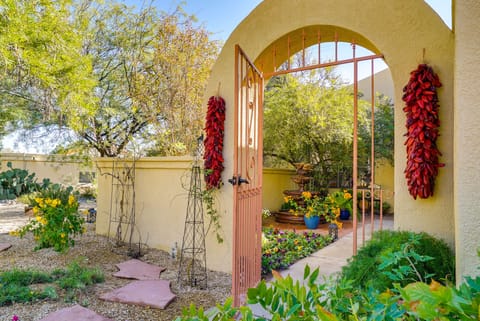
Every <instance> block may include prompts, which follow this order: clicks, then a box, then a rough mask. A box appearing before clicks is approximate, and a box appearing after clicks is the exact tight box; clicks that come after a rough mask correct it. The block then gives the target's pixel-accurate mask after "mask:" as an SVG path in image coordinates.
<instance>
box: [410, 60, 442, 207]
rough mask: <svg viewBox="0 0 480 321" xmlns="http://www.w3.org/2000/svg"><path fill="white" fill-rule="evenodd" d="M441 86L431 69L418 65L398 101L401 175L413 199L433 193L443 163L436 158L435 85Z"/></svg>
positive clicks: (437, 134) (437, 133)
mask: <svg viewBox="0 0 480 321" xmlns="http://www.w3.org/2000/svg"><path fill="white" fill-rule="evenodd" d="M441 86H442V84H441V83H440V80H439V78H438V75H437V74H435V73H434V72H433V69H432V68H431V67H430V66H428V65H426V64H421V65H419V66H418V68H417V69H416V70H414V71H412V72H411V73H410V80H409V82H408V84H407V85H406V86H405V87H404V88H403V92H404V94H403V97H402V100H403V101H404V102H405V103H406V106H405V107H404V108H403V111H404V112H405V113H406V116H407V122H406V127H407V133H406V134H405V136H406V137H407V140H406V141H405V145H406V146H407V167H406V168H405V177H406V178H407V184H408V191H409V192H410V195H412V196H413V198H414V199H417V197H420V198H428V197H430V196H433V189H434V186H435V178H436V177H437V175H438V168H439V167H443V166H444V165H445V164H442V163H439V161H438V159H439V156H441V153H440V151H439V150H438V148H437V137H438V136H439V131H438V127H440V119H439V118H438V109H439V104H438V96H437V88H438V87H441Z"/></svg>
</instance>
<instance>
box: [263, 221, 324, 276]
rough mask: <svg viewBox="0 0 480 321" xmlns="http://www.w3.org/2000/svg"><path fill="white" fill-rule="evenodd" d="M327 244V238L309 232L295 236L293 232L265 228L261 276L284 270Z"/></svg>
mask: <svg viewBox="0 0 480 321" xmlns="http://www.w3.org/2000/svg"><path fill="white" fill-rule="evenodd" d="M329 243H330V238H329V237H328V236H322V235H320V234H318V233H314V232H311V231H309V232H304V233H303V234H297V233H295V232H294V231H281V230H278V229H272V228H266V229H264V230H263V233H262V274H263V275H267V274H269V273H271V271H272V270H282V269H286V268H288V267H289V266H290V265H292V264H293V263H295V262H296V261H298V260H300V259H302V258H304V257H307V256H309V255H310V254H312V253H314V252H315V251H318V250H319V249H321V248H323V247H325V246H326V245H328V244H329Z"/></svg>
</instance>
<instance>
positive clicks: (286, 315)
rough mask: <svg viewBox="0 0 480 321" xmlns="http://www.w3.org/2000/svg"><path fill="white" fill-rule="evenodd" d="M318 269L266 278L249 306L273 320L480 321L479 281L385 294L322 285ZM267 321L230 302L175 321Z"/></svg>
mask: <svg viewBox="0 0 480 321" xmlns="http://www.w3.org/2000/svg"><path fill="white" fill-rule="evenodd" d="M318 275H319V270H318V269H316V270H314V271H310V269H309V267H308V266H307V267H305V272H304V278H303V282H300V281H298V280H297V281H293V280H292V278H291V277H290V276H287V277H286V278H282V277H281V276H277V277H276V280H274V281H273V282H271V283H269V284H267V283H266V282H265V281H264V280H263V281H261V282H260V283H259V285H258V286H257V287H255V288H252V289H249V290H248V303H249V304H256V305H259V306H260V307H262V308H263V309H264V310H265V311H266V312H267V313H269V314H270V315H271V317H269V318H268V319H270V320H289V321H290V320H291V321H293V320H308V321H340V320H371V321H377V320H378V321H382V320H387V321H394V320H412V321H413V320H416V321H424V320H425V321H427V320H428V321H431V320H445V321H447V320H465V321H478V320H480V277H477V278H466V281H465V283H463V284H462V285H461V286H460V287H459V288H458V289H457V288H455V286H454V285H447V286H444V285H441V284H439V283H437V282H435V281H433V282H432V283H431V284H430V285H428V284H426V283H422V282H415V283H411V284H408V285H407V286H405V287H400V286H399V285H396V286H395V288H394V289H391V290H388V291H384V292H380V291H378V290H375V289H372V288H369V289H365V288H357V287H355V286H354V285H353V284H352V282H350V281H349V280H346V279H339V280H333V279H331V280H328V281H327V282H324V283H319V282H318ZM233 319H235V320H241V321H265V320H267V319H265V318H263V317H256V316H254V315H253V313H252V310H251V309H250V308H249V307H248V306H244V307H240V308H236V307H233V306H232V301H231V299H228V300H227V301H226V303H225V304H223V305H220V304H218V305H217V306H216V308H214V309H210V310H208V311H207V312H204V311H203V309H202V308H196V307H195V306H194V305H191V306H190V307H189V308H185V309H184V310H183V316H182V317H178V318H176V320H175V321H199V320H202V321H208V320H216V321H229V320H233Z"/></svg>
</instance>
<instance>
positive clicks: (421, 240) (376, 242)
mask: <svg viewBox="0 0 480 321" xmlns="http://www.w3.org/2000/svg"><path fill="white" fill-rule="evenodd" d="M413 240H414V241H413ZM406 244H409V246H408V247H406V246H405V245H406ZM407 251H408V252H407ZM402 252H403V254H402ZM409 253H410V254H409ZM409 255H410V258H407V257H408V256H409ZM428 257H431V258H432V259H428ZM412 258H413V259H414V260H415V262H414V265H415V269H416V270H417V272H418V274H419V275H420V276H421V277H422V279H418V275H417V273H415V274H406V275H404V276H403V277H398V278H396V279H394V277H393V275H395V274H397V275H398V273H397V272H399V269H408V268H411V266H412V264H411V263H410V262H409V260H412ZM389 259H390V260H391V264H386V261H388V260H389ZM382 263H383V264H382ZM454 264H455V262H454V256H453V253H452V251H451V250H450V248H449V247H448V245H447V244H446V243H445V242H443V241H442V240H439V239H436V238H434V237H432V236H430V235H428V234H426V233H414V232H407V231H403V232H399V231H387V230H385V231H379V232H376V233H374V235H373V237H372V239H371V240H370V241H368V242H367V244H365V246H363V247H362V248H361V249H359V250H358V253H357V255H355V256H354V257H352V258H351V259H350V260H349V262H348V264H347V265H346V266H345V267H343V269H342V277H343V278H345V279H348V280H351V281H352V282H353V284H354V286H357V287H370V286H371V287H373V288H375V289H378V290H380V291H383V290H385V289H387V288H391V287H392V285H393V283H394V282H397V283H400V285H402V286H405V285H406V284H408V283H410V282H412V281H425V282H429V281H430V280H432V279H435V280H445V279H449V280H453V278H454V277H455V268H454ZM380 267H381V268H382V269H380Z"/></svg>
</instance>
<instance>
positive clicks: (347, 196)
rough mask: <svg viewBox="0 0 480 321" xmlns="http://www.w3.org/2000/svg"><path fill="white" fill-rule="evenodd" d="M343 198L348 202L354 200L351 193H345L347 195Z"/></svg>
mask: <svg viewBox="0 0 480 321" xmlns="http://www.w3.org/2000/svg"><path fill="white" fill-rule="evenodd" d="M343 197H344V198H345V199H347V200H349V199H351V198H352V194H350V193H349V192H345V194H343Z"/></svg>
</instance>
